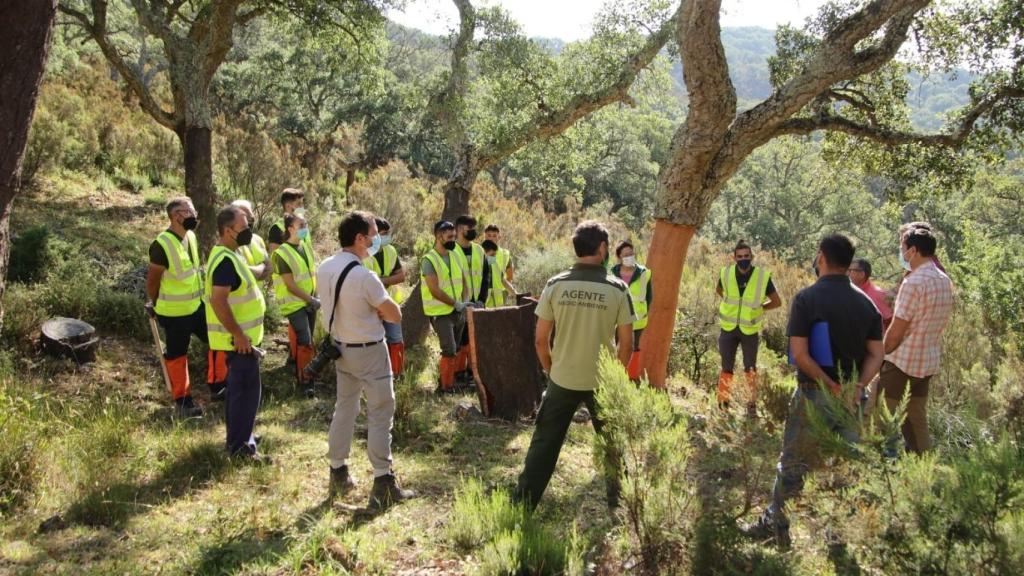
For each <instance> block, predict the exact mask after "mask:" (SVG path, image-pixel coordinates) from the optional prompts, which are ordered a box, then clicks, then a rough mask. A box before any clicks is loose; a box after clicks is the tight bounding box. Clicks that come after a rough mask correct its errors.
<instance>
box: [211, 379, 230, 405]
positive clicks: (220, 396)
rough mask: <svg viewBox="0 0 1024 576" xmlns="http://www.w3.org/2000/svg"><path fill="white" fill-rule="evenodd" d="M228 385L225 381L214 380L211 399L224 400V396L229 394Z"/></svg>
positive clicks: (213, 400)
mask: <svg viewBox="0 0 1024 576" xmlns="http://www.w3.org/2000/svg"><path fill="white" fill-rule="evenodd" d="M227 392H228V386H227V384H225V383H224V382H214V383H213V384H210V401H211V402H223V401H224V397H225V396H227Z"/></svg>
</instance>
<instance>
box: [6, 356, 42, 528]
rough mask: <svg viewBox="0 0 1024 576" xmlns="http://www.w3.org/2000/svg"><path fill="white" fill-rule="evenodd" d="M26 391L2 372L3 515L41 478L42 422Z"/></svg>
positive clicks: (18, 503) (22, 499)
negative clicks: (37, 416) (35, 416)
mask: <svg viewBox="0 0 1024 576" xmlns="http://www.w3.org/2000/svg"><path fill="white" fill-rule="evenodd" d="M34 414H35V409H34V406H33V404H32V403H31V402H30V401H29V400H28V399H27V396H26V394H25V393H24V391H23V390H22V389H21V388H19V387H18V386H16V385H15V384H14V382H13V380H11V378H10V377H9V376H8V375H3V376H0V438H2V439H3V442H0V517H3V516H4V515H6V514H7V513H9V512H11V511H13V510H15V509H16V508H17V507H18V506H19V505H21V504H23V503H24V502H25V500H26V499H27V498H28V496H29V495H30V494H32V492H33V491H34V490H35V487H36V484H37V483H38V481H39V476H40V471H39V455H40V444H41V442H42V440H43V437H44V436H43V435H42V432H43V430H42V426H41V425H40V423H39V422H38V421H36V419H34V418H33V415H34Z"/></svg>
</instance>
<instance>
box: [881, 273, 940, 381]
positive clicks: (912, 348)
mask: <svg viewBox="0 0 1024 576" xmlns="http://www.w3.org/2000/svg"><path fill="white" fill-rule="evenodd" d="M952 311H953V283H952V282H951V281H950V280H949V276H946V274H945V273H944V272H942V271H941V270H939V269H938V268H937V267H936V266H935V264H934V263H932V262H930V261H929V262H926V263H925V264H922V265H921V266H920V267H919V268H918V269H917V270H914V271H913V272H911V273H910V274H909V275H908V276H907V277H906V279H905V280H904V281H903V285H902V286H900V292H899V294H898V295H897V296H896V311H895V314H894V315H895V317H896V318H902V319H903V320H906V321H907V322H909V323H910V326H908V327H907V332H906V335H905V336H904V337H903V342H901V343H900V345H899V346H898V347H897V348H896V350H894V351H893V352H892V353H891V354H888V355H887V356H886V357H885V359H886V360H888V361H889V362H892V363H893V364H895V365H896V367H897V368H899V369H900V370H902V371H903V373H905V374H907V375H908V376H913V377H915V378H923V377H925V376H931V375H932V374H935V373H937V372H938V371H939V356H940V353H941V351H942V331H943V330H945V329H946V324H947V323H948V322H949V316H950V313H952Z"/></svg>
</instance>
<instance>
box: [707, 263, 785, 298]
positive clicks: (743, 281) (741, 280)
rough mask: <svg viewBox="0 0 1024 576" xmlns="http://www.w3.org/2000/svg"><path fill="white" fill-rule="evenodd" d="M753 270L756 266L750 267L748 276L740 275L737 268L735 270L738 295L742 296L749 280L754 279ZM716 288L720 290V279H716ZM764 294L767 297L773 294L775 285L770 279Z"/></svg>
mask: <svg viewBox="0 0 1024 576" xmlns="http://www.w3.org/2000/svg"><path fill="white" fill-rule="evenodd" d="M755 268H757V266H752V267H751V268H750V273H749V274H740V270H739V268H737V269H736V285H737V286H739V288H740V294H743V291H744V290H746V288H747V283H749V282H750V279H751V278H753V277H754V269H755ZM718 287H719V288H722V279H721V278H719V279H718ZM764 293H765V294H766V295H768V296H771V295H772V294H775V283H774V282H772V279H771V278H769V279H768V286H766V287H765V290H764Z"/></svg>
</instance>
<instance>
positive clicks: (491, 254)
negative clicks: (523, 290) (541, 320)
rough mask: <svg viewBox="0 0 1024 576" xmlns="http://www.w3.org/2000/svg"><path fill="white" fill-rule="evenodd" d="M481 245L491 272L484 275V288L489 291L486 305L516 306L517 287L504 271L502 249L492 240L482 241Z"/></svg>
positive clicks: (491, 306)
mask: <svg viewBox="0 0 1024 576" xmlns="http://www.w3.org/2000/svg"><path fill="white" fill-rule="evenodd" d="M480 247H481V248H483V249H484V255H485V256H486V257H487V268H488V269H489V270H490V274H488V275H487V276H486V277H484V284H485V287H484V288H485V289H486V291H487V298H486V300H485V301H484V307H485V308H498V307H501V306H515V305H516V289H515V286H512V283H511V282H509V280H508V278H507V277H506V275H505V274H503V273H502V272H503V271H504V270H505V268H504V267H503V266H502V265H501V263H500V260H499V258H501V249H500V248H498V245H497V244H495V243H494V242H493V241H491V240H484V241H483V242H481V243H480Z"/></svg>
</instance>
